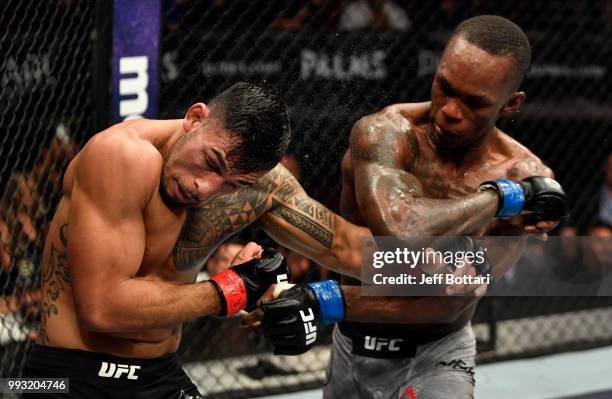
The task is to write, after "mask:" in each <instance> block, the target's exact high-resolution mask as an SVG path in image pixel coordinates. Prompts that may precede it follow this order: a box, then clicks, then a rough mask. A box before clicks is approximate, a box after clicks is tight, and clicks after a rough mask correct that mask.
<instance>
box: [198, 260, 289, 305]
mask: <svg viewBox="0 0 612 399" xmlns="http://www.w3.org/2000/svg"><path fill="white" fill-rule="evenodd" d="M288 280H289V269H288V268H287V264H286V262H285V259H284V257H283V255H281V254H280V253H278V252H276V251H275V250H274V249H266V250H265V251H264V252H263V254H262V256H261V259H251V260H250V261H248V262H245V263H242V264H240V265H236V266H233V267H230V268H229V269H227V270H225V271H223V272H221V273H218V274H215V275H214V276H212V277H211V279H210V280H209V281H210V282H211V283H213V285H214V286H215V288H216V289H217V292H218V293H219V297H220V298H221V312H220V313H219V316H231V315H233V314H236V313H238V312H239V311H241V310H243V309H244V310H246V311H251V310H253V309H255V302H257V300H258V299H259V298H261V296H262V295H263V294H264V293H265V292H266V290H267V289H268V287H269V286H270V285H272V284H276V283H281V282H287V281H288Z"/></svg>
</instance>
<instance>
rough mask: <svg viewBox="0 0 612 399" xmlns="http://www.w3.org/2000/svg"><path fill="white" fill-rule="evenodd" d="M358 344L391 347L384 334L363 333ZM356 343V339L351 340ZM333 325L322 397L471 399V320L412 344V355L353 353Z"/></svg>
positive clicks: (350, 344)
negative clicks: (373, 355) (393, 355)
mask: <svg viewBox="0 0 612 399" xmlns="http://www.w3.org/2000/svg"><path fill="white" fill-rule="evenodd" d="M365 339H366V340H367V341H362V342H361V345H364V343H365V346H368V347H371V348H377V347H378V348H380V349H382V350H384V349H385V348H388V347H391V348H392V349H393V348H394V345H395V343H394V342H392V341H393V340H389V339H388V338H387V339H385V338H378V337H365ZM356 341H357V339H356ZM351 352H354V350H353V342H352V339H351V338H349V337H348V336H347V335H345V334H343V333H342V332H341V331H340V329H339V328H338V326H337V325H336V327H335V328H334V333H333V346H332V352H331V356H330V359H329V363H328V364H327V370H326V372H325V383H324V386H323V398H324V399H340V398H342V399H344V398H364V399H392V398H393V399H415V398H416V399H449V398H453V399H463V398H473V397H474V382H475V380H474V357H475V355H476V340H475V338H474V332H473V331H472V327H471V324H470V323H468V324H466V325H465V326H464V327H463V328H461V329H459V330H457V331H455V332H453V333H451V334H449V335H446V336H444V337H443V338H441V339H438V340H436V341H431V342H428V343H425V344H423V345H415V346H414V355H413V356H410V357H404V358H395V359H393V358H392V359H385V358H374V357H368V356H360V355H356V354H353V353H351Z"/></svg>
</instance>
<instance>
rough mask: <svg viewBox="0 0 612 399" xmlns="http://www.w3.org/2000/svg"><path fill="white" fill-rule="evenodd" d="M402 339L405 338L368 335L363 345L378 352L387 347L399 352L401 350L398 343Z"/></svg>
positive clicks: (391, 350) (389, 349)
mask: <svg viewBox="0 0 612 399" xmlns="http://www.w3.org/2000/svg"><path fill="white" fill-rule="evenodd" d="M402 341H404V340H403V339H387V338H378V337H370V336H369V335H366V337H365V343H364V345H363V347H364V348H366V349H367V350H371V351H377V352H380V351H381V350H383V348H385V347H387V350H388V351H389V352H397V351H399V350H400V347H399V346H397V345H398V344H399V343H400V342H402Z"/></svg>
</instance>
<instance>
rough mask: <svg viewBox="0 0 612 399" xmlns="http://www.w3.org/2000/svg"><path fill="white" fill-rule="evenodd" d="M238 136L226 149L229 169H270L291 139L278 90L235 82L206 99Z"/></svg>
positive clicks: (285, 109)
mask: <svg viewBox="0 0 612 399" xmlns="http://www.w3.org/2000/svg"><path fill="white" fill-rule="evenodd" d="M208 106H209V108H210V109H211V116H212V117H218V118H219V119H220V120H221V121H222V122H223V125H224V127H225V129H227V130H228V131H229V132H230V134H231V135H232V136H234V137H236V138H237V139H238V140H237V142H236V145H235V146H234V147H233V148H232V149H231V150H230V151H229V152H228V154H227V161H228V164H229V166H230V168H231V169H233V170H236V171H239V172H242V173H249V172H257V171H262V170H269V169H272V168H273V167H274V166H276V164H277V163H278V162H279V161H280V159H281V157H282V156H283V155H284V154H285V151H287V147H288V146H289V142H290V141H291V129H290V124H289V111H288V110H287V106H286V105H285V103H284V102H283V100H282V99H281V98H280V95H279V94H278V92H277V90H276V89H274V88H273V87H272V86H268V85H257V84H253V83H246V82H238V83H235V84H234V85H232V86H230V87H229V88H228V89H226V90H225V91H223V92H222V93H220V94H219V95H217V96H216V97H214V98H213V99H212V100H210V102H209V103H208Z"/></svg>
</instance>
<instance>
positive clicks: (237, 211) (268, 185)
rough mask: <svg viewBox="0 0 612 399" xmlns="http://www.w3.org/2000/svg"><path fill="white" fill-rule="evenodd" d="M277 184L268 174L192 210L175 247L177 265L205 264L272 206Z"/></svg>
mask: <svg viewBox="0 0 612 399" xmlns="http://www.w3.org/2000/svg"><path fill="white" fill-rule="evenodd" d="M275 187H276V182H275V179H274V178H273V176H268V175H266V176H264V177H263V178H261V179H260V181H259V182H258V183H257V184H256V185H254V186H253V187H248V188H243V189H241V190H239V191H237V192H235V193H233V194H229V195H220V196H217V197H214V198H212V199H210V200H209V201H207V202H206V203H205V204H203V205H202V206H201V207H198V208H193V209H191V210H189V212H188V214H187V218H186V219H185V224H184V225H183V229H182V231H181V234H180V237H179V239H178V241H177V243H176V245H175V247H174V255H173V257H174V265H175V267H176V268H177V269H178V270H182V271H185V270H189V269H192V268H194V267H202V266H203V265H204V263H205V262H206V259H207V258H208V257H209V256H210V255H211V254H212V253H213V252H214V250H215V249H216V248H217V246H219V244H221V243H222V242H223V241H225V240H226V239H228V238H229V237H230V236H231V235H233V234H234V233H237V232H238V231H240V230H242V229H243V228H245V227H246V226H248V225H249V224H251V223H253V222H254V221H255V220H257V219H258V218H259V217H261V215H263V214H264V212H265V211H266V210H267V209H269V207H270V204H269V202H270V201H269V198H270V194H271V193H272V191H273V190H274V189H275Z"/></svg>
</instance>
